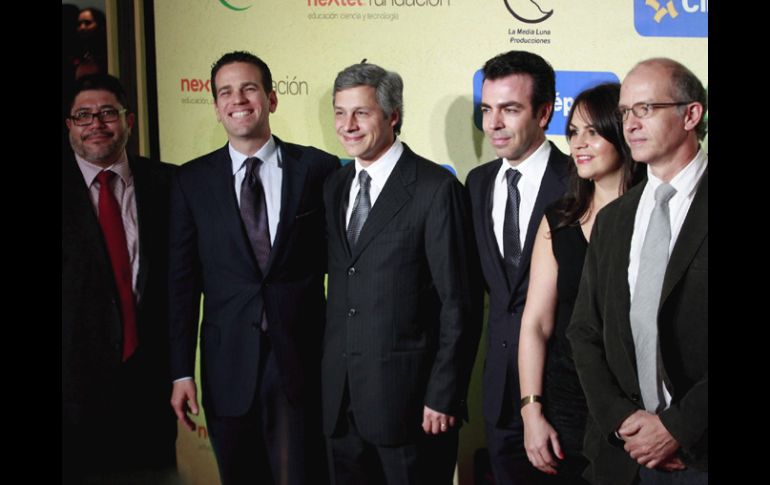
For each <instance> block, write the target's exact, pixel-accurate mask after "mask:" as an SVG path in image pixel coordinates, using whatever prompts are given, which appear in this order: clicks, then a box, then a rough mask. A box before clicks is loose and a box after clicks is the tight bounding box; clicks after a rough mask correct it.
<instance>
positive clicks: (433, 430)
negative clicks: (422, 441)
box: [422, 406, 455, 434]
mask: <svg viewBox="0 0 770 485" xmlns="http://www.w3.org/2000/svg"><path fill="white" fill-rule="evenodd" d="M454 425H455V417H454V416H450V415H448V414H444V413H440V412H438V411H434V410H432V409H431V408H429V407H428V406H425V409H423V411H422V429H423V431H425V433H426V434H439V433H444V432H446V431H448V430H449V428H451V427H452V426H454Z"/></svg>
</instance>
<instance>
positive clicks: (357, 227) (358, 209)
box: [348, 170, 372, 249]
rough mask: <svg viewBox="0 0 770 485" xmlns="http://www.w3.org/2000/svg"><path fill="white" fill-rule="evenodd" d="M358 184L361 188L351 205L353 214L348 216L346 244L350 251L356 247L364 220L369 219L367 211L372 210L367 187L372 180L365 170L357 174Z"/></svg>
mask: <svg viewBox="0 0 770 485" xmlns="http://www.w3.org/2000/svg"><path fill="white" fill-rule="evenodd" d="M358 183H359V185H360V186H361V187H360V188H359V189H358V195H356V202H355V204H354V205H353V212H352V213H351V214H350V222H349V223H348V244H350V249H353V248H354V247H356V241H358V236H359V235H360V234H361V229H362V228H363V227H364V222H366V218H367V217H369V211H370V210H371V209H372V203H371V200H370V199H369V187H370V185H371V183H372V178H371V177H370V176H369V174H368V173H366V170H361V171H360V172H359V173H358Z"/></svg>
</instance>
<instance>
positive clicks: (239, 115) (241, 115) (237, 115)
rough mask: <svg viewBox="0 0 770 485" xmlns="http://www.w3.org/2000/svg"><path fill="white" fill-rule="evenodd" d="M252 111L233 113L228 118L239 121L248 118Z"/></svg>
mask: <svg viewBox="0 0 770 485" xmlns="http://www.w3.org/2000/svg"><path fill="white" fill-rule="evenodd" d="M251 113H252V111H235V112H232V113H230V118H235V119H241V118H245V117H247V116H249V115H250V114H251Z"/></svg>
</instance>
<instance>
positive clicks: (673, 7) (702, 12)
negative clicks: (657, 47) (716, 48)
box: [634, 0, 709, 37]
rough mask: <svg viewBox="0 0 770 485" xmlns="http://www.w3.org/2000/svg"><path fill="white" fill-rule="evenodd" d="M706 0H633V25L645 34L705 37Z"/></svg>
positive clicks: (706, 21) (707, 8)
mask: <svg viewBox="0 0 770 485" xmlns="http://www.w3.org/2000/svg"><path fill="white" fill-rule="evenodd" d="M708 20H709V4H708V0H634V28H635V29H636V32H637V33H638V34H639V35H642V36H645V37H708V35H709V30H708Z"/></svg>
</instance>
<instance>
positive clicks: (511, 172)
mask: <svg viewBox="0 0 770 485" xmlns="http://www.w3.org/2000/svg"><path fill="white" fill-rule="evenodd" d="M520 178H521V172H519V171H518V170H516V169H513V168H509V169H508V170H506V171H505V179H506V180H507V181H508V186H509V187H516V186H517V185H518V184H519V179H520Z"/></svg>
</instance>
